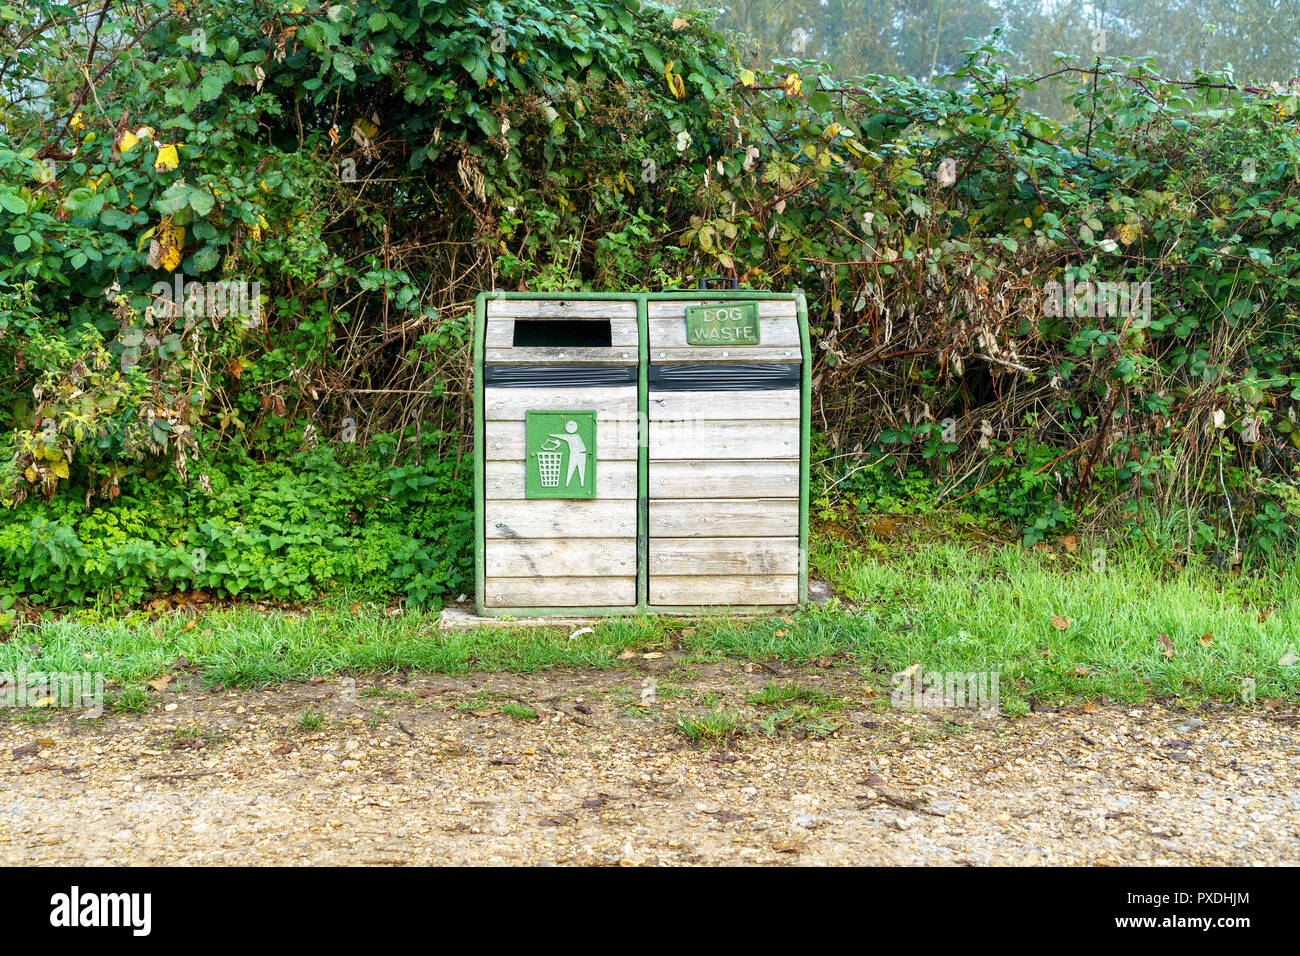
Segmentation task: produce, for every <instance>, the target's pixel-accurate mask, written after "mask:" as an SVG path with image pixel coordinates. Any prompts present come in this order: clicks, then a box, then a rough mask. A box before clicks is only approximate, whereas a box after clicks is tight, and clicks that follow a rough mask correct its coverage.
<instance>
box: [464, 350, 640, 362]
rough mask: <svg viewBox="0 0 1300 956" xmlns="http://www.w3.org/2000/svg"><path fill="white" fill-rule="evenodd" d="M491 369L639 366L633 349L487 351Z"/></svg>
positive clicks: (486, 357)
mask: <svg viewBox="0 0 1300 956" xmlns="http://www.w3.org/2000/svg"><path fill="white" fill-rule="evenodd" d="M483 361H485V362H486V363H487V364H488V365H636V364H637V350H636V347H635V346H633V347H630V348H613V347H612V346H611V347H610V348H603V347H602V348H518V349H514V348H510V349H501V348H484V349H483Z"/></svg>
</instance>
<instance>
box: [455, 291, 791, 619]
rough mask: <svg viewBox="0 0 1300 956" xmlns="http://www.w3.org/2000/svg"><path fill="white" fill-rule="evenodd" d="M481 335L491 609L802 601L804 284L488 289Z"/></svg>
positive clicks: (479, 547)
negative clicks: (758, 288)
mask: <svg viewBox="0 0 1300 956" xmlns="http://www.w3.org/2000/svg"><path fill="white" fill-rule="evenodd" d="M474 332H475V334H474V432H475V443H474V446H475V447H474V464H475V576H476V586H475V599H476V604H477V607H478V611H479V613H480V614H482V615H487V616H505V615H512V616H525V615H527V616H536V615H552V614H567V615H598V614H630V613H636V612H650V613H691V612H695V611H699V610H701V609H704V608H716V607H728V608H733V609H739V610H760V609H761V610H766V609H773V608H781V607H795V606H798V605H800V604H802V603H803V602H804V601H805V600H806V599H807V566H806V560H805V555H806V553H807V537H808V416H809V406H808V398H809V382H810V376H809V346H808V326H807V311H806V306H805V304H804V299H803V295H802V294H801V293H764V292H750V291H742V290H737V289H732V290H725V291H707V292H706V291H696V292H662V293H622V294H594V293H568V294H536V293H502V292H493V293H484V294H482V295H480V296H479V297H478V300H477V303H476V308H475V326H474Z"/></svg>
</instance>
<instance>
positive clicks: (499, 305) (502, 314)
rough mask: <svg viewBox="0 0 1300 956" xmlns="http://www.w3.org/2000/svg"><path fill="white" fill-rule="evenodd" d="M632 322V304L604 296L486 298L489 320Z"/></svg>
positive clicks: (633, 316)
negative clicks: (619, 320)
mask: <svg viewBox="0 0 1300 956" xmlns="http://www.w3.org/2000/svg"><path fill="white" fill-rule="evenodd" d="M620 317H621V318H630V319H632V321H633V322H634V323H635V321H636V303H635V302H618V301H612V300H608V299H488V301H487V318H488V319H489V320H491V319H614V318H620Z"/></svg>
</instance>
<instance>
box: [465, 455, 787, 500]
mask: <svg viewBox="0 0 1300 956" xmlns="http://www.w3.org/2000/svg"><path fill="white" fill-rule="evenodd" d="M483 483H484V485H485V486H486V487H485V491H484V496H485V497H487V498H515V499H518V498H523V497H524V463H523V461H522V460H520V461H489V462H487V464H486V467H485V468H484V469H483ZM795 487H796V488H797V487H798V485H796V486H795ZM636 495H637V481H636V462H635V461H614V460H605V461H601V462H599V463H598V464H597V466H596V498H595V500H596V501H599V500H601V499H602V498H635V497H636Z"/></svg>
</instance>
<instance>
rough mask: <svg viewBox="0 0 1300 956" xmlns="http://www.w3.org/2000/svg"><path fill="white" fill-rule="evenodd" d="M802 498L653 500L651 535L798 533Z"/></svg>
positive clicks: (714, 535) (702, 536)
mask: <svg viewBox="0 0 1300 956" xmlns="http://www.w3.org/2000/svg"><path fill="white" fill-rule="evenodd" d="M798 534H799V499H798V498H762V499H758V500H754V501H741V500H732V499H726V498H707V499H690V500H675V501H670V500H666V499H656V500H652V501H651V502H650V538H651V540H652V541H653V540H654V539H655V538H657V537H662V538H713V537H718V538H751V537H796V536H798Z"/></svg>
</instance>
